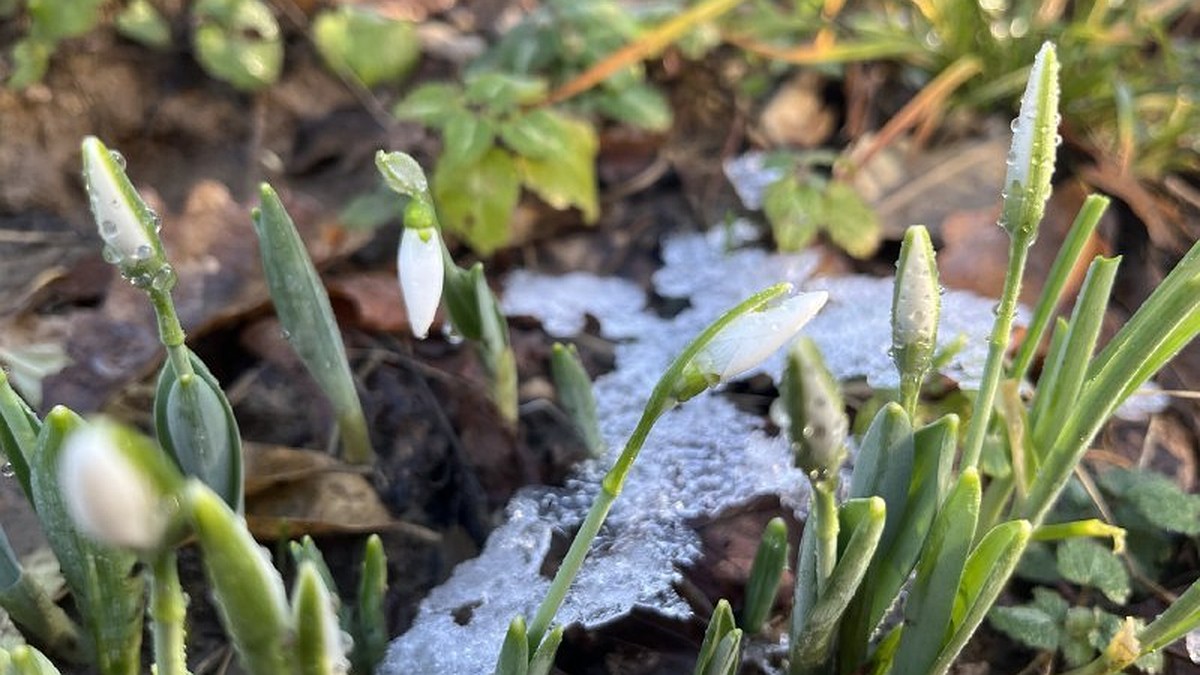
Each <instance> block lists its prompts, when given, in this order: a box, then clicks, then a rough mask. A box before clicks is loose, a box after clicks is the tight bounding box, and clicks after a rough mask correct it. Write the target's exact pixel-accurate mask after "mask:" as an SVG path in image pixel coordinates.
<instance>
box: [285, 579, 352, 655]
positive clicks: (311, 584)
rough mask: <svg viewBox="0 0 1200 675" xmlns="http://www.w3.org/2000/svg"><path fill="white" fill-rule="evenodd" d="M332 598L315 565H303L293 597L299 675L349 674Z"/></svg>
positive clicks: (293, 618) (293, 619)
mask: <svg viewBox="0 0 1200 675" xmlns="http://www.w3.org/2000/svg"><path fill="white" fill-rule="evenodd" d="M329 596H330V593H329V589H328V588H327V587H326V585H325V582H324V581H323V580H322V579H321V573H320V572H318V571H317V568H316V565H314V564H313V563H312V562H309V561H304V562H303V563H301V564H300V567H299V569H298V570H297V572H296V586H295V592H294V595H293V597H292V622H293V624H294V625H295V627H296V637H295V650H296V658H295V661H296V666H297V669H296V671H295V672H296V673H297V674H298V675H337V674H339V673H345V672H346V668H347V664H346V655H345V654H343V653H342V651H341V627H340V626H339V625H338V622H337V617H336V616H335V615H334V610H333V601H332V600H331V599H330V597H329Z"/></svg>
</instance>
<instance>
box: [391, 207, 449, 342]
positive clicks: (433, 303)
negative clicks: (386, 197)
mask: <svg viewBox="0 0 1200 675" xmlns="http://www.w3.org/2000/svg"><path fill="white" fill-rule="evenodd" d="M396 266H397V267H398V268H399V273H400V292H401V293H402V294H403V295H404V306H405V307H407V308H408V322H409V325H411V326H412V332H413V335H415V336H417V337H418V338H420V339H425V336H426V335H428V334H429V327H430V326H431V325H433V316H434V314H436V313H437V308H438V303H440V302H441V300H442V281H443V279H444V272H445V270H444V268H443V266H442V238H441V235H439V234H438V231H437V228H434V227H426V228H422V229H416V228H412V227H406V228H404V235H403V236H402V237H401V238H400V251H399V253H398V254H397V257H396Z"/></svg>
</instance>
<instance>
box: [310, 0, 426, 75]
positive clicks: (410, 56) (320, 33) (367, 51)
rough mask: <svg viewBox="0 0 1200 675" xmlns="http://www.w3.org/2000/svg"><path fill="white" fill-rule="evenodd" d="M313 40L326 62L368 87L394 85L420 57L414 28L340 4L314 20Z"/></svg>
mask: <svg viewBox="0 0 1200 675" xmlns="http://www.w3.org/2000/svg"><path fill="white" fill-rule="evenodd" d="M312 36H313V41H314V42H316V45H317V51H319V52H320V53H321V56H322V57H323V58H324V59H325V63H327V64H329V67H330V68H332V69H333V70H335V71H338V72H341V73H345V74H349V75H352V76H354V77H356V78H358V81H359V82H362V83H363V85H365V86H367V87H374V86H375V85H377V84H383V83H386V82H395V81H397V80H399V79H401V78H403V77H404V76H406V75H408V73H409V72H411V71H412V69H413V66H415V65H416V64H417V59H418V58H420V56H421V46H420V42H419V40H418V38H417V31H416V28H415V27H414V26H413V24H412V23H410V22H408V21H398V20H396V19H390V18H388V17H386V16H383V15H381V14H379V13H377V12H375V11H373V10H371V9H369V8H367V7H359V6H354V5H340V6H339V7H338V8H337V9H332V10H327V11H324V12H321V14H320V15H318V16H317V18H316V20H315V21H313V27H312Z"/></svg>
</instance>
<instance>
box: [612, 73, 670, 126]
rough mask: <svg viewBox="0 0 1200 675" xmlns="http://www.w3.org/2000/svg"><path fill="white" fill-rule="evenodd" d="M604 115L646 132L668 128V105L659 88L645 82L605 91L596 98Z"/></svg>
mask: <svg viewBox="0 0 1200 675" xmlns="http://www.w3.org/2000/svg"><path fill="white" fill-rule="evenodd" d="M595 105H596V109H597V110H598V111H599V112H600V113H602V114H603V115H604V116H606V117H609V118H611V119H614V120H616V121H618V122H624V123H625V124H629V125H632V126H635V127H639V128H642V129H646V130H647V131H666V130H667V129H669V128H670V127H671V117H672V114H671V104H670V102H669V101H667V97H666V96H664V95H663V93H662V92H661V91H659V90H658V89H656V88H654V87H653V86H651V85H649V84H646V83H645V82H637V83H635V84H632V85H630V86H627V87H622V88H621V89H619V90H617V91H611V90H609V91H604V92H602V93H601V94H600V95H599V96H597V97H596V100H595Z"/></svg>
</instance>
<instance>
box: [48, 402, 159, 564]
mask: <svg viewBox="0 0 1200 675" xmlns="http://www.w3.org/2000/svg"><path fill="white" fill-rule="evenodd" d="M58 480H59V488H60V489H61V490H62V494H63V499H64V501H65V502H66V507H67V511H68V513H69V514H70V515H71V519H72V520H74V521H75V525H76V527H78V528H79V531H81V532H83V533H84V534H85V535H87V536H89V537H91V538H92V539H95V540H96V541H99V542H101V543H104V544H107V545H110V546H120V547H124V548H132V549H138V550H150V549H153V548H155V547H157V546H158V545H159V544H160V543H161V542H162V540H163V536H164V534H165V533H166V530H167V525H168V523H169V521H170V513H169V509H167V508H164V504H163V499H162V493H161V492H160V491H159V490H158V489H157V487H156V486H155V485H154V483H152V482H151V479H150V478H149V477H148V476H147V475H146V474H145V473H144V472H143V471H142V470H141V469H140V468H139V467H137V466H135V465H134V463H133V462H132V461H131V460H130V459H129V457H127V456H126V455H125V453H123V452H122V451H121V450H120V448H118V447H117V441H116V439H115V438H114V437H113V435H112V431H111V430H110V429H107V428H105V427H104V426H103V425H88V426H84V427H80V428H79V430H77V431H75V432H74V433H72V434H71V435H70V436H68V437H67V439H66V441H65V442H64V444H63V449H62V454H61V456H60V457H59V461H58Z"/></svg>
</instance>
